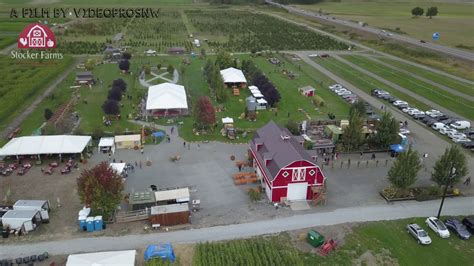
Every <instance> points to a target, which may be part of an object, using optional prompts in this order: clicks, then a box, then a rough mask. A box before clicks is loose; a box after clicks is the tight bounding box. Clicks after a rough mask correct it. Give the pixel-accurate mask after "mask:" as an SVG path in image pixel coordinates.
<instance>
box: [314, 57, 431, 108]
mask: <svg viewBox="0 0 474 266" xmlns="http://www.w3.org/2000/svg"><path fill="white" fill-rule="evenodd" d="M315 61H316V63H318V64H320V65H321V66H323V67H324V68H326V69H328V70H329V71H331V72H332V73H334V74H335V75H338V76H339V77H341V78H343V79H344V80H346V81H348V82H349V83H351V84H352V85H354V86H356V87H357V88H359V89H361V90H363V91H365V92H366V93H369V94H370V92H371V90H372V89H376V88H378V89H382V90H384V91H387V92H390V94H391V95H393V96H395V97H397V98H399V99H401V100H404V101H406V102H409V103H410V105H411V106H414V107H417V108H419V109H421V110H429V109H432V108H431V107H430V106H428V105H426V104H424V103H422V102H420V101H418V100H416V99H414V98H412V97H410V96H409V95H406V94H404V93H402V92H400V91H398V90H396V89H394V88H392V87H390V86H387V85H385V84H383V83H381V82H379V81H378V80H376V79H374V78H372V77H369V76H367V75H365V74H363V73H361V72H359V71H357V70H355V69H352V68H351V67H349V66H348V65H346V64H344V63H342V62H339V61H337V60H336V59H332V58H326V59H321V58H318V59H315Z"/></svg>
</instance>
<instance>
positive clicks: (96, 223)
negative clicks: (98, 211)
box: [94, 216, 104, 231]
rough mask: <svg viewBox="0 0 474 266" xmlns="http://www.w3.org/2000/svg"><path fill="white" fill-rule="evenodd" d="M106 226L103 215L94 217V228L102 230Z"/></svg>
mask: <svg viewBox="0 0 474 266" xmlns="http://www.w3.org/2000/svg"><path fill="white" fill-rule="evenodd" d="M103 226H104V221H103V220H102V216H96V217H95V218H94V229H95V230H96V231H102V229H103Z"/></svg>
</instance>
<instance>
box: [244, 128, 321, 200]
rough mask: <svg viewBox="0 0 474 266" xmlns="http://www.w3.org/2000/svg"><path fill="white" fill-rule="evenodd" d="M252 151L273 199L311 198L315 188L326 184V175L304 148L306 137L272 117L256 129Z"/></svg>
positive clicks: (257, 170) (259, 173) (266, 188)
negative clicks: (280, 125) (294, 133)
mask: <svg viewBox="0 0 474 266" xmlns="http://www.w3.org/2000/svg"><path fill="white" fill-rule="evenodd" d="M249 155H250V156H252V158H253V165H254V167H255V170H256V172H257V176H258V177H259V178H260V180H261V181H262V185H263V186H264V189H265V193H266V194H267V197H268V198H269V199H270V200H271V201H272V202H280V201H283V200H290V201H296V200H311V199H312V198H313V189H312V188H313V187H321V186H323V185H324V181H325V179H326V177H325V176H324V174H323V172H322V171H321V169H320V168H319V167H318V166H317V165H316V164H315V163H314V160H313V159H312V158H311V156H310V155H309V154H308V153H307V152H306V150H305V149H304V148H303V140H300V139H298V138H297V137H296V136H293V135H292V134H291V133H290V132H289V131H288V129H286V128H281V127H279V126H278V125H277V124H275V122H273V121H270V122H269V123H268V124H267V125H265V126H264V127H262V128H260V129H259V130H257V132H256V133H255V135H254V138H253V139H252V140H251V141H250V149H249Z"/></svg>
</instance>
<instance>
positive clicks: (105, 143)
mask: <svg viewBox="0 0 474 266" xmlns="http://www.w3.org/2000/svg"><path fill="white" fill-rule="evenodd" d="M114 144H115V141H114V138H100V140H99V147H113V146H114Z"/></svg>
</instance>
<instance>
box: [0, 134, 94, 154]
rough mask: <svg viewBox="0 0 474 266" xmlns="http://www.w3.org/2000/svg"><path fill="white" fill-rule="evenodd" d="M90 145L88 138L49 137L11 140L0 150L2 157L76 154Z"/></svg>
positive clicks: (90, 141) (71, 136) (26, 137)
mask: <svg viewBox="0 0 474 266" xmlns="http://www.w3.org/2000/svg"><path fill="white" fill-rule="evenodd" d="M91 143H92V138H91V137H90V136H73V135H51V136H25V137H19V138H13V139H12V140H10V141H9V142H8V143H7V144H5V146H3V148H1V149H0V157H2V156H23V155H38V158H39V157H40V155H43V154H59V155H61V154H78V153H82V152H83V151H84V150H85V149H86V148H87V147H88V146H90V145H91Z"/></svg>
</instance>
